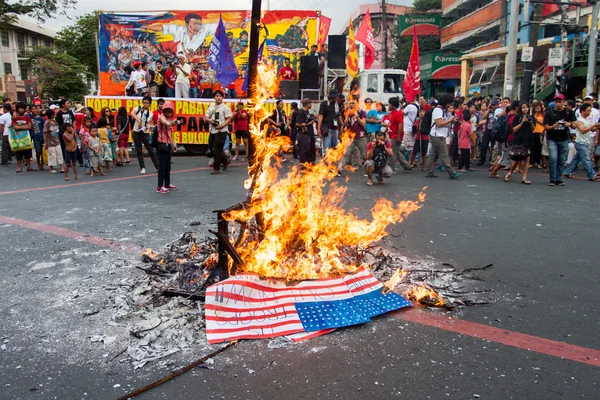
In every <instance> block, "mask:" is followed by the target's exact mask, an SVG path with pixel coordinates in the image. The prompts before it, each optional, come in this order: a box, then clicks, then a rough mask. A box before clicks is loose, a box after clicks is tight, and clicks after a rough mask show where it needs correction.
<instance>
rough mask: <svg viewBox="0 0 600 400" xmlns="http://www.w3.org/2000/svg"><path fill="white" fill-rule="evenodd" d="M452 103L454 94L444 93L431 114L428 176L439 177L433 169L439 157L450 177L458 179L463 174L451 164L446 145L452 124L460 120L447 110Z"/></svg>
mask: <svg viewBox="0 0 600 400" xmlns="http://www.w3.org/2000/svg"><path fill="white" fill-rule="evenodd" d="M451 104H452V95H450V94H444V95H442V96H441V97H440V100H439V103H438V106H437V107H436V108H435V109H434V110H433V112H432V114H431V119H432V125H433V126H432V128H431V132H430V133H429V144H430V152H429V157H428V158H427V166H426V167H425V172H426V175H425V176H426V177H427V178H437V175H435V174H434V173H433V169H434V167H435V163H436V162H437V161H438V159H439V161H440V163H441V164H442V166H443V167H444V168H445V170H446V172H447V173H448V176H449V177H450V179H457V178H459V177H460V176H461V173H460V172H458V171H456V170H455V169H454V168H453V167H452V166H451V165H450V159H449V158H448V146H447V145H446V138H447V137H448V136H449V134H450V130H451V129H452V124H453V123H454V122H457V121H458V118H456V117H453V116H451V115H449V114H448V112H447V109H448V106H450V105H451Z"/></svg>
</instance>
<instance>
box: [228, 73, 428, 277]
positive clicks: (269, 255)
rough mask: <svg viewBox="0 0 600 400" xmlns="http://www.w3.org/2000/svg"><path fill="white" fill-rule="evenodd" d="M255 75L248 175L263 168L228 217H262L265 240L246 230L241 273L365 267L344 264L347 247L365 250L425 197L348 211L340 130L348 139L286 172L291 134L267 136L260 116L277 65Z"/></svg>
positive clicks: (306, 273)
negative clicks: (339, 175)
mask: <svg viewBox="0 0 600 400" xmlns="http://www.w3.org/2000/svg"><path fill="white" fill-rule="evenodd" d="M257 80H258V85H259V90H257V91H256V93H257V95H256V97H255V98H254V99H253V105H252V108H251V112H254V120H253V122H252V124H251V127H250V131H251V134H252V135H253V138H254V142H255V147H256V157H255V160H254V163H253V164H252V165H250V166H249V170H250V176H253V172H254V171H256V172H257V173H256V175H255V177H254V180H253V181H250V180H248V181H246V185H245V186H246V188H247V189H250V190H252V192H251V193H252V194H251V201H250V204H249V205H248V207H246V208H245V209H242V210H235V211H231V212H228V213H226V214H224V218H225V219H226V220H228V221H249V220H251V219H252V218H253V217H255V216H257V215H260V218H258V220H259V221H260V222H261V226H262V229H263V232H264V235H263V238H262V239H260V238H258V237H256V235H252V234H246V237H245V238H244V239H243V240H242V241H241V244H240V245H239V246H238V247H237V251H238V253H239V255H240V257H241V258H242V260H243V265H242V266H241V270H242V271H245V272H253V273H257V274H258V275H260V276H262V277H268V278H281V279H286V280H288V281H296V280H305V279H318V278H324V277H331V276H336V275H340V274H345V273H351V272H353V271H355V270H356V269H357V268H358V267H359V265H348V264H346V263H344V262H343V261H342V258H343V257H342V252H343V248H345V247H347V246H363V247H366V246H368V245H369V244H371V243H373V242H376V241H378V240H380V239H382V238H383V237H384V236H386V234H387V233H386V228H387V227H388V226H389V225H390V224H393V223H398V222H402V221H403V220H404V218H406V217H407V216H408V215H410V214H411V213H412V212H413V211H416V210H418V209H419V208H420V207H421V206H422V204H421V203H422V202H423V201H424V200H425V194H424V193H423V192H421V193H420V194H419V196H418V200H417V201H412V200H406V201H402V202H400V203H399V204H394V203H392V202H391V201H390V200H387V199H381V200H379V201H377V203H376V204H375V205H374V207H373V208H372V209H371V215H372V220H371V221H368V220H366V219H361V218H359V217H358V216H356V215H354V214H353V213H351V212H348V211H346V210H345V209H344V208H343V205H344V202H345V198H346V187H343V186H340V185H339V184H338V183H337V182H335V177H336V165H337V164H338V162H339V160H340V159H341V158H342V156H343V153H344V149H345V145H346V144H347V143H348V134H347V133H344V134H342V138H341V139H342V143H343V144H342V145H340V146H338V148H337V149H331V150H329V151H328V152H327V154H326V155H325V157H324V159H323V160H321V162H319V163H318V164H316V165H313V166H308V165H307V166H305V168H303V169H301V168H298V167H297V166H293V167H291V168H290V170H289V172H288V173H287V175H286V176H283V177H280V176H279V173H280V170H279V169H278V165H276V164H275V163H274V162H273V160H275V159H276V155H277V154H278V153H279V151H280V149H281V148H282V147H284V148H285V146H289V144H290V142H289V138H287V137H267V134H266V130H261V129H260V121H262V120H264V119H265V118H266V116H267V115H266V112H265V111H264V109H263V107H262V105H263V104H264V102H265V101H266V100H267V99H268V98H269V96H270V93H271V92H272V91H273V90H274V89H275V87H276V80H275V72H274V69H273V68H272V66H271V65H259V66H258V79H257ZM238 272H240V271H239V270H238Z"/></svg>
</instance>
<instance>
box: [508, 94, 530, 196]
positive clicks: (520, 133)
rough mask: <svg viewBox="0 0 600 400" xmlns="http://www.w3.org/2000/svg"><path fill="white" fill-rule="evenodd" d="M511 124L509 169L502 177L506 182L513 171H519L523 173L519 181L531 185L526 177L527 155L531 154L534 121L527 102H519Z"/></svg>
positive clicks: (527, 167) (527, 168)
mask: <svg viewBox="0 0 600 400" xmlns="http://www.w3.org/2000/svg"><path fill="white" fill-rule="evenodd" d="M511 125H512V129H513V133H514V137H513V138H512V142H511V143H510V158H511V160H512V164H511V167H510V170H509V171H508V173H507V174H506V176H505V177H504V181H505V182H508V180H509V179H510V176H511V175H512V174H513V173H514V172H515V171H521V172H522V173H523V178H522V179H521V183H523V184H525V185H531V181H529V180H528V179H527V171H528V170H529V157H530V154H531V147H532V141H533V140H534V138H533V130H534V128H535V121H534V119H533V117H532V116H531V115H530V113H529V104H527V103H526V102H522V103H521V104H520V106H519V110H517V113H516V114H515V117H514V118H513V120H512V124H511Z"/></svg>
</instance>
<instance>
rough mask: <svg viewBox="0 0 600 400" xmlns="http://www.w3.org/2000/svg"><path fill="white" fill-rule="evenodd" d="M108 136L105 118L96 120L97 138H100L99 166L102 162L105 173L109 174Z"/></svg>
mask: <svg viewBox="0 0 600 400" xmlns="http://www.w3.org/2000/svg"><path fill="white" fill-rule="evenodd" d="M110 136H111V133H110V131H109V130H108V121H107V120H106V118H104V117H102V118H100V119H99V120H98V138H100V164H102V162H104V164H105V165H106V171H107V172H110V162H111V161H112V151H111V149H110Z"/></svg>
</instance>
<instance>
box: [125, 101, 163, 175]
mask: <svg viewBox="0 0 600 400" xmlns="http://www.w3.org/2000/svg"><path fill="white" fill-rule="evenodd" d="M151 104H152V98H151V97H150V96H144V98H143V99H142V106H137V107H136V108H134V109H133V110H131V113H129V116H130V117H131V118H133V120H134V124H133V143H135V151H136V153H137V158H138V162H139V164H140V174H141V175H144V174H146V164H145V163H144V153H143V152H142V144H143V145H144V147H146V150H147V151H148V154H150V159H151V160H152V163H153V164H154V167H155V168H156V169H157V170H158V160H157V159H156V154H155V153H154V148H153V147H152V146H150V138H149V136H150V132H151V131H152V118H151V116H150V105H151Z"/></svg>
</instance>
